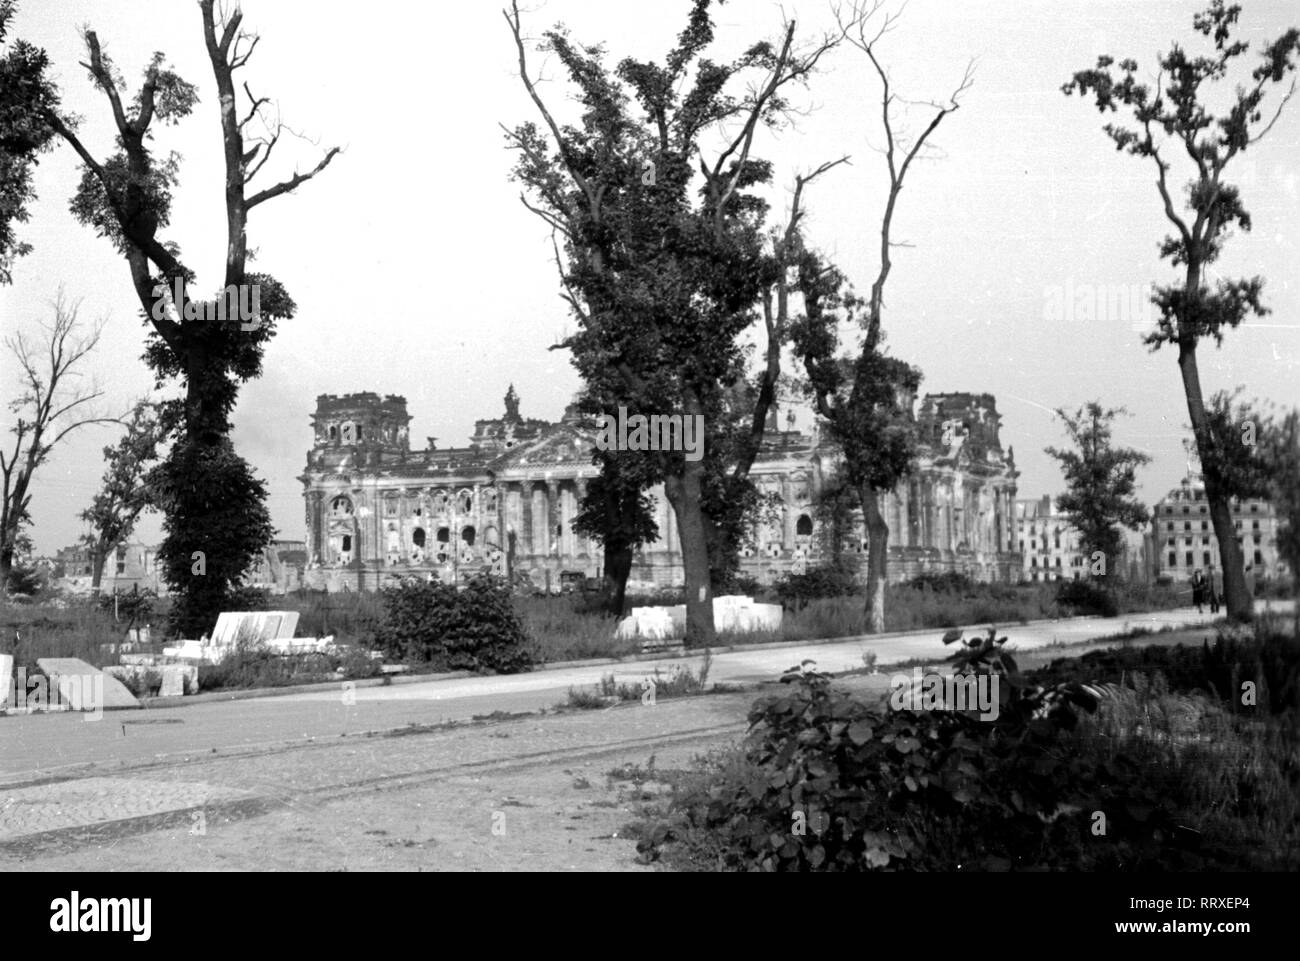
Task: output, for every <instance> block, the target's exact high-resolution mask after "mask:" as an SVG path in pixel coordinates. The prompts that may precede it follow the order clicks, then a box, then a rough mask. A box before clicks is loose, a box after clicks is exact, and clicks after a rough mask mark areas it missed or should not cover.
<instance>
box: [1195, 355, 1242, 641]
mask: <svg viewBox="0 0 1300 961" xmlns="http://www.w3.org/2000/svg"><path fill="white" fill-rule="evenodd" d="M1178 369H1179V371H1180V372H1181V373H1182V375H1183V393H1184V394H1186V395H1187V413H1188V415H1189V416H1190V417H1191V421H1192V431H1193V433H1194V435H1195V437H1196V444H1197V451H1198V452H1199V454H1200V456H1201V463H1202V464H1203V465H1204V464H1207V463H1211V462H1212V458H1213V456H1214V454H1213V452H1212V451H1207V450H1202V449H1201V446H1200V445H1201V444H1203V443H1205V441H1206V439H1208V436H1209V435H1208V434H1207V433H1206V416H1205V401H1204V399H1203V397H1202V395H1201V375H1200V371H1199V369H1198V368H1197V365H1196V345H1195V344H1189V343H1184V344H1181V345H1180V346H1179V348H1178ZM1205 497H1206V500H1208V501H1209V504H1210V523H1211V524H1212V525H1213V527H1214V536H1215V537H1216V538H1217V539H1218V541H1219V557H1220V560H1221V562H1222V563H1221V565H1220V566H1221V567H1222V569H1223V604H1224V608H1225V613H1226V614H1227V616H1228V620H1230V621H1237V622H1238V623H1243V624H1244V623H1247V622H1249V621H1250V620H1251V619H1252V618H1253V617H1254V611H1255V601H1254V598H1252V597H1251V596H1250V592H1249V591H1248V590H1247V589H1246V575H1245V571H1244V569H1243V567H1244V565H1243V561H1242V554H1241V545H1240V544H1238V543H1237V531H1236V529H1235V528H1234V527H1233V524H1232V508H1231V506H1230V505H1229V503H1228V498H1227V496H1225V495H1224V493H1223V491H1221V490H1219V485H1218V483H1217V482H1216V480H1215V478H1213V477H1212V476H1210V473H1206V475H1205Z"/></svg>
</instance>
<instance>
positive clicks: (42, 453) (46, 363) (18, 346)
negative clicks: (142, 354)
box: [0, 288, 118, 593]
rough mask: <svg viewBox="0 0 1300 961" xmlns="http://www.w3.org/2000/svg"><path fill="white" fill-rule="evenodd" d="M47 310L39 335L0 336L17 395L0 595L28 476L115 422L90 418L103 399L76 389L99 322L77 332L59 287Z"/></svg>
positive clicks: (4, 456)
mask: <svg viewBox="0 0 1300 961" xmlns="http://www.w3.org/2000/svg"><path fill="white" fill-rule="evenodd" d="M50 306H51V307H52V308H53V310H54V320H53V321H52V322H49V323H44V322H41V323H39V327H40V329H41V336H40V337H39V338H33V337H29V336H28V335H27V334H25V333H24V332H22V331H19V332H18V333H16V334H13V335H12V336H10V337H6V338H5V340H4V346H5V347H6V348H7V349H8V351H9V352H10V353H11V354H12V355H13V357H14V359H15V360H16V361H17V362H18V368H19V370H20V371H21V373H20V376H19V387H18V396H17V397H15V398H14V399H13V400H11V401H10V402H9V409H10V411H12V412H13V413H14V414H15V415H16V417H17V422H16V423H15V424H14V426H13V427H12V428H11V429H10V433H11V434H13V438H14V439H13V443H12V444H11V445H8V447H7V449H5V450H0V483H2V484H3V488H2V489H0V493H2V494H3V497H4V502H3V505H0V593H3V591H4V589H5V588H7V587H8V585H9V579H10V574H11V573H12V571H13V564H14V554H15V552H16V550H17V547H18V543H19V539H20V536H21V535H22V533H23V528H24V527H25V526H26V525H27V524H28V523H29V522H30V521H31V516H30V515H29V514H28V507H29V505H30V504H31V499H32V495H31V486H32V477H33V476H34V475H35V473H36V470H37V468H39V467H40V466H41V465H42V464H44V463H45V462H46V461H47V460H48V459H49V456H50V453H51V452H52V451H53V450H54V448H55V447H56V446H57V445H58V443H59V442H60V441H61V440H63V438H65V437H67V436H68V435H69V434H70V433H72V432H73V431H74V430H76V429H77V428H79V427H85V426H86V425H87V424H107V423H116V422H117V420H118V418H116V417H102V416H97V415H96V414H94V413H93V412H92V410H91V408H90V407H88V405H90V404H91V403H92V402H93V401H95V400H97V399H99V398H100V397H102V396H103V393H104V392H103V391H102V390H100V389H99V388H98V387H97V386H95V385H93V384H91V385H89V386H82V385H81V384H80V381H81V379H82V372H81V371H80V370H78V369H77V368H78V367H79V366H80V365H81V364H82V361H84V360H85V358H86V357H87V356H88V355H89V354H90V352H91V351H93V350H94V349H95V346H96V345H97V344H98V343H99V337H100V334H101V332H102V331H103V326H104V324H103V321H99V322H97V323H95V325H94V326H93V327H91V328H90V330H89V331H85V332H84V333H83V331H82V328H81V325H80V323H79V321H78V313H79V311H80V308H81V301H76V302H73V303H69V302H68V300H67V298H66V297H65V296H64V293H63V290H62V289H61V288H60V290H59V292H58V294H57V295H56V297H55V299H54V300H53V301H52V302H51V304H50Z"/></svg>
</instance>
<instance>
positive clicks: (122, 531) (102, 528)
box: [81, 401, 162, 594]
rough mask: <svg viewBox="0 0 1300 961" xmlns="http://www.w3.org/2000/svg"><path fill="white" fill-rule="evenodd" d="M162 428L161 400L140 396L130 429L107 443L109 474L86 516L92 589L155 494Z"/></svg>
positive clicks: (106, 463)
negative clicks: (150, 477)
mask: <svg viewBox="0 0 1300 961" xmlns="http://www.w3.org/2000/svg"><path fill="white" fill-rule="evenodd" d="M161 440H162V431H161V429H160V426H159V421H158V408H157V405H154V404H150V403H148V402H146V401H140V402H139V403H137V404H136V405H135V408H134V409H133V410H132V411H131V419H130V420H129V421H128V422H127V424H126V433H124V434H123V435H122V437H121V438H120V439H119V440H118V442H117V443H116V444H110V445H109V446H107V447H105V448H104V464H105V469H104V477H103V480H102V481H101V486H100V489H99V491H98V492H97V493H96V494H95V498H94V500H93V501H91V504H90V506H89V507H88V508H86V509H85V510H84V511H82V512H81V519H82V520H84V521H85V522H86V523H87V524H89V525H90V531H89V532H88V533H87V534H86V535H85V537H84V541H85V544H86V546H87V547H88V548H89V549H90V556H91V580H90V588H91V592H92V593H95V594H98V593H99V585H100V581H101V580H102V579H103V576H104V562H105V561H106V560H108V557H109V555H110V554H112V553H113V551H114V550H116V549H117V547H118V546H119V545H120V544H123V543H125V542H126V540H127V539H128V538H130V536H131V533H132V531H134V530H135V523H136V521H137V520H138V519H139V517H140V514H141V513H142V512H143V511H144V510H145V508H146V507H149V506H150V502H151V498H150V492H149V487H148V485H146V484H145V474H146V473H147V471H148V469H149V465H150V464H151V463H152V462H153V461H154V460H156V459H157V457H158V446H159V443H160V442H161Z"/></svg>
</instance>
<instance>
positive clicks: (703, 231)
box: [505, 0, 838, 645]
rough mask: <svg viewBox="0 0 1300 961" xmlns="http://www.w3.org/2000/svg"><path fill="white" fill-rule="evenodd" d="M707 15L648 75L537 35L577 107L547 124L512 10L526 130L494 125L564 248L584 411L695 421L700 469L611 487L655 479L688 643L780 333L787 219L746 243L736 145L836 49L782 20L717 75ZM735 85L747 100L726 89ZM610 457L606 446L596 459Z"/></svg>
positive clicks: (748, 492) (754, 201)
mask: <svg viewBox="0 0 1300 961" xmlns="http://www.w3.org/2000/svg"><path fill="white" fill-rule="evenodd" d="M710 7H711V3H710V2H709V0H696V2H695V3H694V4H693V6H692V8H691V14H690V19H689V22H688V25H687V27H686V28H685V29H684V30H683V31H682V33H681V34H680V35H679V37H678V40H677V44H676V46H675V47H674V49H673V50H671V51H670V52H669V54H668V55H667V57H666V58H665V62H664V63H663V64H662V65H661V64H658V63H643V62H639V61H636V60H633V59H630V58H629V59H625V60H623V61H622V62H620V63H619V65H618V67H617V68H615V69H613V70H611V69H610V68H609V67H608V66H607V65H606V64H605V62H604V59H603V57H604V53H603V50H602V49H601V48H600V47H598V46H596V47H587V46H582V45H578V44H576V43H574V42H573V41H571V40H570V38H569V36H568V34H567V33H566V32H565V31H564V29H563V28H562V27H557V28H555V29H553V30H549V31H547V32H545V33H544V35H543V37H544V44H543V49H545V50H546V51H548V52H549V53H551V54H554V55H555V57H556V58H557V59H558V61H559V62H560V64H561V66H562V68H563V69H564V71H565V73H566V75H567V78H568V80H569V83H570V85H571V86H572V87H573V88H574V90H575V96H576V99H577V101H578V103H579V104H580V106H581V110H582V114H581V119H580V122H579V124H578V125H577V126H573V125H563V126H562V125H561V124H560V122H559V121H558V120H556V118H555V116H554V114H553V113H552V112H551V110H550V109H549V108H548V107H547V105H546V103H545V102H544V101H543V99H542V97H541V95H540V93H539V91H538V88H537V85H536V83H535V81H534V80H533V78H532V77H531V75H530V73H529V67H528V61H527V47H526V44H525V41H524V38H523V29H522V24H521V19H520V14H519V9H518V5H517V4H514V3H512V5H511V8H510V10H509V11H507V12H506V14H505V16H506V20H507V22H508V24H509V27H510V30H511V33H512V35H513V38H514V41H515V47H516V50H517V52H518V60H519V75H520V79H521V81H522V82H523V84H524V87H525V89H526V90H527V92H528V94H529V96H530V98H531V99H532V102H533V104H534V106H535V107H536V108H537V110H538V113H539V114H540V115H541V118H542V122H543V124H542V127H540V128H539V126H538V125H537V124H534V123H524V124H521V125H519V126H517V127H515V128H514V129H507V130H506V135H507V143H508V145H509V146H510V148H511V149H513V150H515V151H517V153H518V154H519V159H518V163H517V164H516V167H515V170H514V177H515V179H516V180H518V181H519V182H521V183H522V184H524V186H525V188H526V190H525V196H524V197H523V198H522V199H523V202H524V203H525V204H526V205H527V206H528V207H529V209H530V210H532V211H533V212H534V213H536V214H537V215H538V216H539V217H540V218H541V219H542V220H544V221H545V222H546V223H548V224H549V225H550V226H551V228H552V230H553V231H554V232H555V234H556V235H558V236H559V237H560V238H562V240H563V249H564V257H565V259H566V260H567V266H565V265H563V264H562V265H561V275H562V281H563V284H564V288H565V298H566V300H567V302H568V303H569V305H570V307H571V309H572V311H573V313H574V316H575V317H576V319H577V325H578V331H577V333H575V334H573V335H572V336H570V337H568V338H567V339H566V340H565V341H564V343H563V344H562V346H563V347H565V348H567V349H569V350H570V351H571V352H572V356H573V363H574V365H575V366H576V367H577V369H578V371H579V373H580V374H581V375H582V377H583V380H584V382H586V383H587V384H588V385H589V386H592V387H593V391H594V393H593V399H595V400H599V401H602V402H604V401H606V400H608V399H611V398H612V399H616V400H617V401H618V402H619V405H620V406H623V407H626V409H627V411H628V413H629V415H634V414H652V413H660V414H663V413H673V414H678V413H680V414H681V415H682V416H683V417H684V418H699V417H702V418H703V423H704V425H705V442H704V454H703V457H702V458H700V459H698V460H696V459H687V458H686V457H685V456H684V452H682V451H676V452H654V453H641V454H640V455H639V456H641V457H646V458H650V459H653V460H654V462H655V464H654V466H653V467H652V468H648V469H645V470H637V471H634V472H631V473H630V474H628V475H626V476H639V477H641V478H643V479H647V480H648V479H650V478H654V477H662V481H663V484H664V490H665V493H666V495H667V498H668V501H669V503H670V505H671V506H672V508H673V511H674V513H675V516H676V519H677V524H678V529H679V532H680V537H681V547H682V557H683V566H684V568H685V578H686V589H687V591H686V594H687V596H686V609H687V638H688V641H689V642H690V643H692V644H695V645H705V644H708V643H710V642H711V641H712V639H713V637H714V627H713V607H712V597H711V592H712V587H713V583H712V582H713V577H714V573H715V571H725V569H726V567H727V561H725V560H723V559H722V558H723V555H725V554H726V552H727V551H728V550H731V551H732V553H734V547H735V545H736V543H737V541H738V538H739V537H740V536H741V535H742V533H743V528H744V521H743V513H744V509H745V506H746V504H747V503H749V502H751V498H752V484H751V483H750V482H749V479H748V473H749V469H750V467H751V466H752V464H753V460H754V458H755V457H756V456H757V452H758V449H759V447H760V445H761V443H762V438H763V430H764V423H765V420H766V415H767V411H768V409H769V408H770V406H771V403H772V400H773V399H774V396H775V384H776V378H777V376H778V375H779V371H780V350H781V346H782V344H783V343H784V341H785V339H786V336H787V333H786V329H785V324H786V316H787V315H785V314H784V313H783V310H784V309H785V305H786V302H787V296H786V295H787V293H788V291H787V289H786V285H785V267H786V266H787V265H788V264H793V263H794V260H793V255H794V253H795V251H797V249H798V243H797V224H798V220H799V211H798V209H797V207H795V208H793V209H792V212H791V219H790V224H789V227H788V229H787V231H786V233H785V234H784V235H782V236H781V237H779V238H778V239H777V240H776V241H774V242H773V243H771V244H769V242H768V241H767V239H766V238H765V237H764V235H763V224H764V217H765V214H766V210H767V205H766V204H765V203H764V202H763V201H762V200H761V198H759V197H757V196H755V195H754V194H753V193H750V192H749V191H751V190H752V189H754V188H761V187H763V186H765V185H767V184H768V183H770V181H771V177H772V168H771V165H770V164H769V163H767V162H766V161H762V160H760V159H758V158H756V157H755V156H754V155H753V150H752V148H753V142H754V138H755V135H756V133H757V131H758V129H759V127H760V126H764V125H767V126H772V125H776V124H778V123H779V122H780V121H781V118H782V117H783V115H784V114H785V112H786V109H787V101H786V95H787V93H788V89H789V88H790V87H791V86H792V85H794V84H797V83H802V82H804V81H805V80H806V78H807V77H808V75H809V74H810V73H811V72H812V71H813V70H814V69H815V67H816V66H817V63H818V61H819V60H820V59H821V57H822V56H823V55H824V54H825V53H826V51H828V50H830V49H831V48H832V47H834V46H835V44H836V43H837V42H838V41H837V39H836V38H826V39H824V40H823V41H821V42H819V43H816V44H814V45H813V46H812V47H811V49H809V50H807V51H798V50H796V49H795V46H794V38H795V32H794V31H795V28H794V24H793V23H789V24H787V25H786V29H785V32H784V36H783V38H782V40H781V41H780V42H779V43H778V44H771V43H767V42H763V43H758V44H755V45H754V46H752V47H750V48H749V49H748V50H747V51H745V53H743V54H742V55H741V56H740V57H739V58H738V59H736V60H734V61H731V62H729V63H716V62H714V61H712V60H709V59H707V58H706V57H705V55H704V54H705V50H706V48H707V47H708V46H709V45H710V43H711V42H712V40H713V21H712V18H711V14H710ZM692 69H693V70H694V75H693V76H691V70H692ZM746 80H752V83H751V84H750V86H749V88H748V90H747V91H745V92H744V93H740V92H732V88H735V87H738V86H740V85H741V84H743V83H744V82H745V81H746ZM724 125H725V126H724ZM715 129H722V130H724V134H723V143H722V147H721V149H720V150H719V151H718V152H717V153H716V154H715V155H714V156H713V157H712V158H711V159H709V158H708V150H707V147H706V146H705V140H706V135H707V134H708V133H709V131H712V130H715ZM831 166H834V164H823V165H822V166H821V167H819V168H818V169H817V170H816V171H814V172H813V173H812V174H810V175H809V176H808V177H804V178H801V180H800V185H802V184H803V183H807V182H808V181H809V180H811V179H812V178H813V177H815V176H818V175H819V174H820V173H822V172H824V171H825V170H828V169H830V167H831ZM783 243H784V244H785V245H786V247H785V249H784V250H783V249H782V248H781V247H780V246H779V245H780V244H783ZM559 248H560V245H559V244H558V243H557V247H556V256H557V261H560V259H561V258H560V250H559ZM760 304H761V305H762V306H763V307H764V314H763V316H764V320H765V322H766V333H767V336H768V342H767V346H766V349H765V352H764V359H765V361H766V363H765V365H764V366H763V367H762V369H761V370H760V371H759V372H758V373H757V375H756V376H755V377H754V379H753V381H752V382H749V381H748V378H747V370H746V365H745V360H746V354H745V351H744V349H743V348H742V346H741V345H740V343H739V338H740V335H741V334H742V333H743V332H744V331H746V330H747V329H748V328H749V327H750V326H751V325H752V324H753V322H754V320H755V319H756V318H755V308H756V307H757V306H758V305H760ZM741 401H744V402H745V403H744V404H743V405H742V403H741ZM623 459H624V458H623V452H620V455H619V456H618V457H615V458H611V459H610V460H609V462H610V463H613V462H615V461H618V462H620V463H621V462H622V460H623ZM615 486H617V485H611V488H606V489H607V490H608V489H613V487H615ZM594 514H595V516H600V512H599V509H598V508H597V511H595V512H594ZM731 563H733V564H734V561H732V562H731Z"/></svg>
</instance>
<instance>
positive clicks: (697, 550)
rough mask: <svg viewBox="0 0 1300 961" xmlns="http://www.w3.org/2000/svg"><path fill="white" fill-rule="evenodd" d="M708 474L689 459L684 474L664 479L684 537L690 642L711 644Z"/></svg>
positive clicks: (682, 540) (687, 641) (687, 633)
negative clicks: (704, 506) (704, 496)
mask: <svg viewBox="0 0 1300 961" xmlns="http://www.w3.org/2000/svg"><path fill="white" fill-rule="evenodd" d="M703 473H704V466H703V463H702V462H700V461H694V462H692V461H686V462H685V464H684V468H683V470H682V473H681V474H680V475H676V474H670V475H668V477H667V478H665V479H664V491H665V493H666V494H667V495H668V503H669V504H671V505H672V507H673V512H674V514H676V516H677V530H678V533H679V534H680V537H681V545H682V567H683V568H684V569H685V572H686V644H687V646H688V647H709V646H711V645H712V644H713V643H714V642H715V640H716V633H715V631H714V627H713V593H712V588H711V585H710V584H709V544H708V537H707V536H706V534H705V529H704V514H703V512H702V511H701V510H700V489H701V480H702V475H703Z"/></svg>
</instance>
